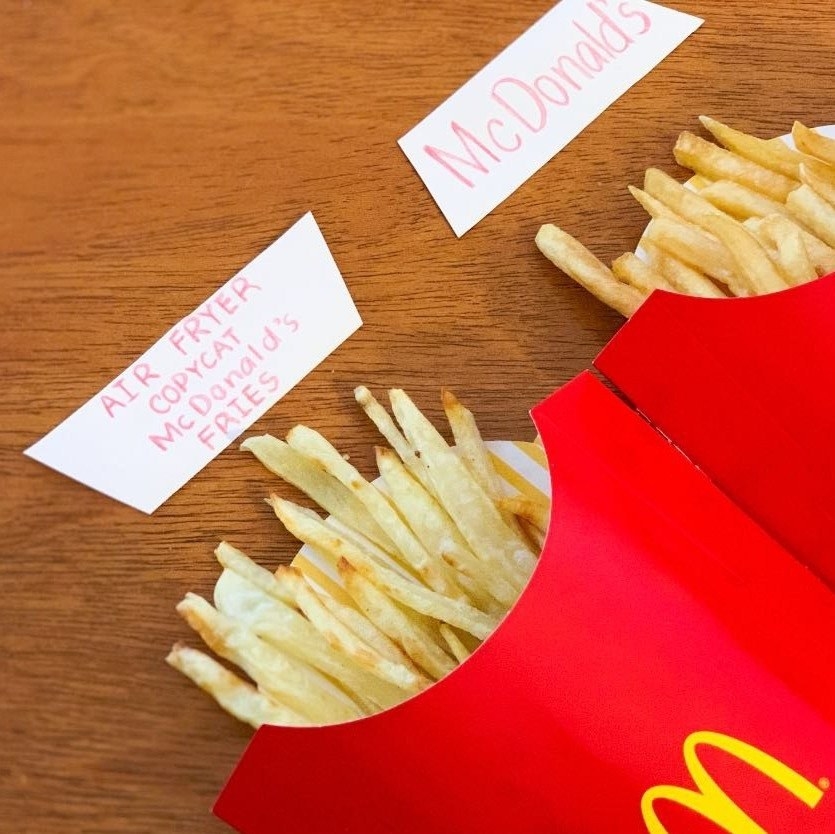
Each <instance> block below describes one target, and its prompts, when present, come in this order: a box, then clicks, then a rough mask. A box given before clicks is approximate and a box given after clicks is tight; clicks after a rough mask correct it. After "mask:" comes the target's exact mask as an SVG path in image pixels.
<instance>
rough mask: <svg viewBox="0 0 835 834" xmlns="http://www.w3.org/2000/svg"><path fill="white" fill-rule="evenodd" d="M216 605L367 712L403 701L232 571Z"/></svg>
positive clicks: (223, 579) (218, 588)
mask: <svg viewBox="0 0 835 834" xmlns="http://www.w3.org/2000/svg"><path fill="white" fill-rule="evenodd" d="M270 576H271V578H273V579H274V581H275V582H276V584H278V585H281V583H280V582H278V580H275V578H274V577H272V575H270ZM282 587H283V586H282ZM287 593H288V594H289V592H287ZM294 600H295V597H294ZM214 602H215V607H216V608H217V610H218V611H220V612H221V614H225V615H226V616H227V617H231V618H232V619H235V620H238V621H239V622H241V623H243V624H244V625H245V626H247V627H248V628H250V629H251V630H252V631H253V632H254V633H255V634H257V635H258V636H259V637H260V638H261V639H262V640H265V641H266V642H267V643H270V644H271V645H274V646H276V647H277V648H279V649H282V650H283V651H285V652H286V653H287V654H291V655H293V656H294V657H297V658H299V660H303V661H305V662H307V663H309V664H310V665H311V666H313V667H314V668H315V669H318V670H319V671H320V672H324V673H325V674H326V675H328V676H329V677H331V678H333V680H335V681H336V682H337V683H338V684H339V685H340V686H341V687H342V688H343V689H346V690H347V691H348V694H349V695H351V697H352V698H354V700H355V701H357V702H358V703H359V704H360V706H363V707H365V708H366V711H368V712H374V711H376V710H377V709H385V708H386V707H390V706H393V705H394V704H396V703H398V702H399V701H400V700H401V699H402V692H401V690H400V689H398V688H397V687H395V686H393V685H392V684H390V683H387V682H385V681H382V680H380V679H379V678H378V677H375V676H374V675H372V674H370V673H369V672H367V671H366V670H365V669H362V668H360V667H359V666H357V665H356V664H354V663H353V662H351V660H350V659H349V658H347V657H346V656H345V655H343V654H342V653H340V652H338V651H336V650H335V649H334V648H333V646H331V644H330V643H328V641H327V640H326V639H325V638H324V637H323V636H322V634H321V633H320V632H319V631H318V630H317V629H316V628H315V627H314V626H313V625H312V624H311V623H310V621H309V620H307V619H306V618H305V617H304V616H302V615H301V614H300V613H299V612H298V611H297V610H296V608H295V607H290V606H289V605H285V604H284V603H282V602H279V601H278V600H277V599H276V598H275V597H273V596H269V595H268V594H267V593H265V592H264V591H263V590H262V589H261V588H259V587H256V586H255V585H253V584H252V583H251V582H249V581H248V580H247V579H245V578H244V577H243V576H242V575H240V574H239V573H237V572H235V571H233V570H230V569H229V568H227V569H225V570H224V571H223V572H222V573H221V575H220V578H219V579H218V580H217V582H216V583H215V590H214ZM294 605H295V601H294Z"/></svg>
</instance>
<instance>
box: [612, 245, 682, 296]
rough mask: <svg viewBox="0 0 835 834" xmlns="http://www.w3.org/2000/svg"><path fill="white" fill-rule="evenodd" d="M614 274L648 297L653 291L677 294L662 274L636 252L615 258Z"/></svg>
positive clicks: (613, 264)
mask: <svg viewBox="0 0 835 834" xmlns="http://www.w3.org/2000/svg"><path fill="white" fill-rule="evenodd" d="M612 272H613V273H614V274H615V275H616V276H617V277H618V278H619V279H620V280H621V281H623V283H624V284H630V285H631V286H633V287H635V288H636V289H638V290H640V291H641V292H643V293H647V295H649V293H651V292H652V291H653V290H666V291H667V292H676V290H675V288H674V287H673V285H672V284H670V283H669V282H668V281H667V279H666V278H665V277H664V276H663V275H661V273H659V272H656V270H655V269H653V267H652V266H650V265H649V264H648V263H647V262H646V261H642V260H641V259H640V258H639V257H638V256H637V255H636V254H635V253H634V252H624V253H623V254H622V255H621V256H620V257H619V258H615V260H614V261H612Z"/></svg>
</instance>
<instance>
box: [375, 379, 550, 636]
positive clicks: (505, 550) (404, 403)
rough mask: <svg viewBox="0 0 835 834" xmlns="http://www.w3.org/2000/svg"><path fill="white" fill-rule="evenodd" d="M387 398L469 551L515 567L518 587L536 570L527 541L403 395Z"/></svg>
mask: <svg viewBox="0 0 835 834" xmlns="http://www.w3.org/2000/svg"><path fill="white" fill-rule="evenodd" d="M389 397H390V399H391V405H392V409H393V411H394V414H395V417H396V418H397V422H398V423H400V426H401V428H402V429H403V431H404V433H405V434H406V437H408V438H409V442H410V443H411V444H412V446H414V447H415V448H416V449H417V450H418V451H419V452H420V455H421V459H422V460H423V461H424V462H425V463H426V466H427V468H428V470H429V475H430V477H431V478H432V483H433V485H434V487H435V492H436V494H437V495H438V496H440V498H441V501H442V503H443V505H444V507H445V509H446V511H447V512H448V513H449V515H450V516H451V517H452V519H453V521H455V524H456V526H457V527H458V529H459V530H460V531H461V533H462V535H463V536H464V539H465V540H466V541H467V544H468V545H469V546H470V550H472V551H473V553H475V554H476V556H478V557H479V558H481V559H482V560H484V561H486V562H489V563H491V564H493V565H496V566H501V565H505V566H506V565H510V566H512V567H513V568H515V569H516V570H517V571H518V574H517V575H518V576H519V577H520V579H521V582H520V583H519V586H518V587H520V588H521V586H522V584H524V581H525V580H526V578H527V577H528V576H529V575H530V574H531V572H532V571H533V569H534V567H535V566H536V559H535V557H534V556H532V555H531V551H530V548H529V547H528V545H527V543H526V542H525V541H524V540H523V539H522V538H521V537H520V536H519V535H518V534H517V533H516V532H515V531H513V530H512V529H511V528H509V527H508V526H507V525H506V524H505V523H504V520H503V519H502V517H501V514H500V513H499V511H498V510H497V509H496V506H495V504H494V503H493V502H492V500H491V499H490V496H489V495H487V493H486V492H484V490H483V489H482V488H481V487H480V486H479V485H478V483H477V482H476V481H475V479H474V478H473V477H472V475H470V472H469V470H468V469H467V467H466V466H465V465H464V463H463V462H462V461H461V460H460V459H459V458H458V456H457V455H456V454H455V453H454V452H453V451H452V450H451V449H450V448H449V446H448V445H447V443H446V441H445V440H444V439H443V437H442V436H441V435H440V433H439V432H438V430H437V429H436V428H435V427H434V426H433V425H432V423H431V422H430V421H429V420H427V418H426V417H425V416H424V415H423V414H422V413H421V412H420V410H419V409H418V408H417V406H416V405H415V404H414V403H413V402H412V400H411V399H410V398H409V397H408V395H407V394H406V392H405V391H403V390H401V389H397V388H395V389H392V390H391V391H389ZM498 569H501V568H498ZM453 625H455V623H453Z"/></svg>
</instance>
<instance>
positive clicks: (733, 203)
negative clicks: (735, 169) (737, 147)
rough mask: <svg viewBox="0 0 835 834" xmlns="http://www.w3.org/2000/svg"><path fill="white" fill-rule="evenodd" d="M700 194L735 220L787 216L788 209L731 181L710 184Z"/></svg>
mask: <svg viewBox="0 0 835 834" xmlns="http://www.w3.org/2000/svg"><path fill="white" fill-rule="evenodd" d="M700 194H701V196H702V197H704V198H705V199H706V200H708V201H709V202H710V203H712V204H713V205H714V206H716V207H717V208H718V209H721V210H722V211H724V212H725V213H726V214H729V215H731V216H732V217H735V218H736V219H737V220H747V219H748V218H749V217H765V216H766V215H767V214H788V209H786V207H785V206H784V205H783V204H782V203H778V202H777V201H776V200H772V199H770V198H769V197H766V196H765V195H764V194H760V193H759V192H758V191H753V190H752V189H750V188H746V187H745V186H744V185H740V184H739V183H738V182H732V181H731V180H718V181H717V182H712V183H710V184H709V185H707V186H705V187H704V188H703V189H702V190H701V192H700Z"/></svg>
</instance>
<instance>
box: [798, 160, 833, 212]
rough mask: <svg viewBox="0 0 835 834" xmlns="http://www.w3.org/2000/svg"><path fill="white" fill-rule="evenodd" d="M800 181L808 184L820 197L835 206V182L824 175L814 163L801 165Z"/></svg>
mask: <svg viewBox="0 0 835 834" xmlns="http://www.w3.org/2000/svg"><path fill="white" fill-rule="evenodd" d="M800 181H801V182H802V183H804V184H805V185H808V186H809V188H811V189H812V190H813V191H815V193H817V195H818V196H819V197H822V198H823V199H824V200H826V202H827V203H829V204H830V205H831V206H833V207H835V183H833V182H831V181H830V180H828V179H826V178H825V177H822V176H821V175H820V173H819V172H818V171H817V170H816V169H815V167H814V166H812V165H801V166H800Z"/></svg>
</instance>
